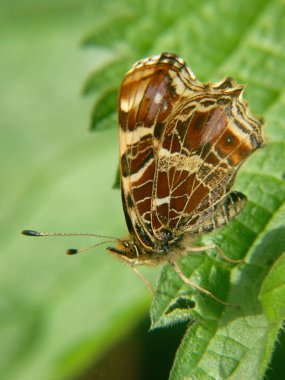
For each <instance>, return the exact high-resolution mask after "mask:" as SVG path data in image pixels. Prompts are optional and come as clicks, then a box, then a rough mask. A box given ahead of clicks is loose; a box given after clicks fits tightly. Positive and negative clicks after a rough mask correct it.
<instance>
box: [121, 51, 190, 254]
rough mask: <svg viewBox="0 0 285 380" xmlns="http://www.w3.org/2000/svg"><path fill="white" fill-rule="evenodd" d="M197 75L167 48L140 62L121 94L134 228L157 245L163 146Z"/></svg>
mask: <svg viewBox="0 0 285 380" xmlns="http://www.w3.org/2000/svg"><path fill="white" fill-rule="evenodd" d="M195 81H196V79H195V77H194V75H193V74H192V73H191V71H190V70H189V69H188V68H187V67H186V65H185V63H184V61H183V60H182V59H180V58H178V57H177V56H175V55H173V54H168V53H164V54H162V55H161V56H159V57H153V58H148V59H145V60H142V61H139V62H138V63H136V64H135V65H134V66H133V68H132V69H131V70H130V71H129V72H128V73H127V74H126V76H125V78H124V80H123V82H122V85H121V89H120V93H119V141H120V166H121V167H120V169H121V187H122V199H123V206H124V211H125V216H126V220H127V224H128V228H129V231H130V233H131V234H134V237H137V238H138V239H139V241H140V243H141V244H142V245H143V246H145V247H147V249H151V248H153V247H154V246H155V242H156V237H155V236H154V234H153V227H152V224H151V220H152V216H151V214H152V208H153V206H152V201H153V200H152V197H153V194H154V182H155V177H156V171H157V157H158V150H159V149H160V145H161V136H162V134H163V133H164V130H165V126H166V120H167V119H168V118H169V115H171V114H172V113H173V110H174V109H175V108H176V107H177V103H179V102H181V100H182V99H184V100H186V99H187V98H188V97H191V93H192V91H191V89H190V85H191V83H192V82H193V83H195Z"/></svg>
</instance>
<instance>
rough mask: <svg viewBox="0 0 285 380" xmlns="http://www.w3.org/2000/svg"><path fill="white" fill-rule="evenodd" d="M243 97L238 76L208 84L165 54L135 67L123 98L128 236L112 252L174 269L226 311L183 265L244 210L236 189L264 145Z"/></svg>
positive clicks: (258, 121) (121, 139)
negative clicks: (207, 236)
mask: <svg viewBox="0 0 285 380" xmlns="http://www.w3.org/2000/svg"><path fill="white" fill-rule="evenodd" d="M243 90H244V86H243V85H238V84H237V83H236V82H235V81H234V80H233V79H232V78H230V77H226V78H224V79H223V80H222V81H220V82H218V83H205V84H203V83H201V82H199V81H198V80H197V79H196V77H195V75H194V74H193V72H192V71H191V69H190V68H189V67H188V66H187V65H186V63H185V62H184V60H183V59H181V58H180V57H178V56H177V55H175V54H172V53H162V54H161V55H159V56H155V57H150V58H146V59H143V60H140V61H138V62H137V63H135V64H134V66H133V67H132V68H131V70H130V71H128V72H127V74H126V75H125V77H124V79H123V81H122V84H121V87H120V91H119V96H118V118H119V154H120V182H121V194H122V204H123V209H124V214H125V219H126V224H127V227H128V230H129V237H128V238H127V239H118V245H117V246H116V247H108V248H107V249H108V251H109V252H111V253H112V254H114V255H116V256H117V257H119V258H121V259H123V260H124V261H126V262H127V263H128V264H130V265H131V266H132V267H133V268H136V266H137V265H156V264H160V263H163V262H168V263H171V264H172V265H173V268H174V269H175V271H176V273H177V274H178V275H179V276H180V277H181V278H182V279H183V280H184V281H185V282H187V283H189V284H191V285H192V286H194V287H196V288H198V289H200V290H201V289H202V290H201V291H203V292H204V293H206V294H208V295H210V296H212V297H213V298H215V299H217V300H218V301H220V302H222V303H225V302H223V301H221V300H219V299H218V298H217V297H215V296H214V295H212V293H210V292H209V291H207V290H206V289H203V288H200V287H199V286H198V285H195V284H193V283H192V282H190V280H189V279H187V278H186V277H185V276H184V274H183V272H182V271H181V269H180V268H179V266H178V264H177V260H178V258H179V257H181V256H183V255H185V254H187V253H188V252H191V251H199V250H205V249H206V248H211V247H213V246H208V247H195V246H194V245H193V241H195V239H197V237H198V236H200V235H201V234H203V233H208V232H211V231H213V230H215V229H217V228H219V227H221V226H223V225H225V224H227V223H228V222H230V221H231V220H232V219H233V218H234V217H235V216H236V215H237V214H238V213H239V212H240V211H241V210H242V209H243V207H244V206H245V204H246V196H245V195H243V194H242V193H240V192H237V191H232V186H233V183H234V180H235V177H236V174H237V172H238V170H239V168H240V166H241V164H242V163H243V162H244V161H245V160H246V159H247V157H249V156H250V155H251V154H252V153H253V152H254V151H255V150H256V149H258V148H259V147H260V145H261V144H262V142H263V138H262V126H263V121H262V119H261V118H255V117H253V116H252V115H250V113H249V110H248V106H247V103H246V102H245V101H244V100H243V99H242V93H243ZM75 251H77V250H70V252H69V253H76V252H75ZM136 272H137V271H136ZM137 273H138V274H139V272H137ZM142 279H143V278H142ZM143 280H144V279H143ZM145 282H146V281H145ZM147 285H148V284H147Z"/></svg>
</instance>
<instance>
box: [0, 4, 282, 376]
mask: <svg viewBox="0 0 285 380" xmlns="http://www.w3.org/2000/svg"><path fill="white" fill-rule="evenodd" d="M13 4H14V2H13ZM17 4H18V6H17V7H14V5H12V4H10V2H6V3H5V2H3V4H2V3H1V7H2V10H3V12H2V10H1V12H0V19H1V23H0V24H1V26H0V30H1V41H0V43H1V61H0V65H1V72H3V73H5V75H4V76H3V78H2V79H1V91H2V92H3V94H4V96H3V97H1V98H2V100H1V104H0V111H1V112H0V114H1V117H2V118H3V122H2V121H1V139H0V144H1V149H0V157H1V162H2V163H5V165H3V168H1V170H3V173H2V174H1V175H2V183H1V185H2V186H1V189H0V194H1V198H2V199H5V202H3V205H2V206H1V218H0V222H1V241H0V243H1V254H2V255H3V263H4V264H3V265H2V264H1V267H0V286H1V302H0V309H1V313H0V324H1V325H0V347H1V359H0V370H1V376H0V377H1V379H7V380H8V379H12V378H13V379H16V380H17V379H21V380H25V379H29V380H30V379H41V380H49V379H64V378H74V377H75V376H76V374H77V373H80V372H81V371H82V370H83V369H84V368H85V367H86V366H88V364H89V363H90V362H92V360H97V359H98V357H100V356H101V355H102V354H103V353H104V352H105V350H106V349H107V348H108V347H109V346H110V345H111V344H113V343H114V342H115V341H116V340H118V339H120V338H121V337H122V336H123V335H124V334H126V333H127V332H128V330H129V329H131V328H132V327H133V326H134V325H135V324H136V321H137V320H138V319H139V318H140V317H141V316H142V315H144V313H145V312H147V310H148V309H149V305H148V298H147V296H148V295H147V293H146V291H145V289H144V288H143V286H142V285H141V284H140V283H139V282H138V281H137V279H136V278H135V277H134V276H133V274H132V273H130V272H129V271H127V269H126V268H125V267H124V266H121V265H119V263H118V264H117V263H116V262H115V261H114V260H113V259H112V258H111V257H109V256H108V255H107V254H104V252H103V249H101V250H100V248H99V249H97V251H96V252H98V254H94V255H92V254H91V253H90V254H87V253H86V255H85V256H84V255H82V256H80V255H79V256H78V257H76V256H75V257H65V256H64V255H61V252H63V251H64V249H65V248H68V247H72V246H73V244H71V245H70V244H69V243H68V244H67V243H66V242H65V241H56V242H55V241H48V240H45V241H43V240H40V241H39V240H37V239H35V240H36V241H31V240H28V239H25V238H22V237H18V238H15V236H16V234H17V233H18V231H20V230H21V229H23V228H39V229H43V230H48V229H50V230H54V231H61V230H63V231H65V230H66V231H68V230H70V231H74V230H75V231H76V230H82V231H90V230H92V231H94V232H97V233H109V234H112V235H115V236H124V235H125V234H126V226H125V224H124V217H123V213H122V210H121V205H120V195H119V192H118V191H113V190H111V186H112V181H113V179H114V176H115V171H116V165H117V121H116V118H117V116H116V114H117V101H116V97H117V90H118V87H119V85H120V82H121V80H122V78H123V75H124V73H125V72H126V71H127V70H128V69H129V68H130V67H131V65H132V64H133V63H134V62H135V61H137V60H138V59H141V58H143V57H145V56H149V55H152V54H160V53H161V52H162V51H171V52H175V53H177V54H179V55H181V56H182V57H183V58H184V59H185V60H186V62H187V63H188V64H189V65H190V66H191V68H192V70H193V71H194V72H195V74H196V75H197V77H198V78H199V80H201V81H218V80H220V79H222V78H223V77H224V76H226V75H231V76H233V77H234V78H235V79H236V80H237V81H238V82H239V83H246V84H247V86H248V87H247V90H246V98H247V99H248V101H249V104H250V108H251V110H252V112H253V113H258V114H261V115H264V116H265V119H266V128H265V131H264V134H265V144H264V148H262V149H261V150H259V151H258V152H257V153H256V154H254V156H252V157H251V158H250V159H249V160H248V162H247V163H246V164H245V165H244V166H243V167H242V169H241V171H240V174H239V176H238V181H237V184H236V186H235V188H236V189H237V190H240V191H242V192H244V193H245V194H246V195H247V196H248V198H249V202H248V205H247V207H246V209H245V210H244V211H243V212H242V214H241V215H240V216H239V217H238V218H237V219H236V220H235V221H234V222H232V223H231V224H230V225H228V226H227V227H226V228H224V229H223V230H221V231H217V232H215V233H214V234H211V235H209V236H206V237H203V239H202V240H201V241H200V242H199V243H201V244H207V243H211V242H212V241H215V242H216V243H217V244H218V245H219V246H220V247H221V248H222V249H223V251H224V252H225V253H226V254H227V256H229V257H232V258H236V259H237V258H244V261H245V262H244V263H243V264H239V265H232V264H229V263H227V262H224V261H223V260H222V259H221V258H220V257H219V255H218V254H217V253H216V252H215V251H214V250H213V251H210V252H207V253H201V254H199V255H198V254H197V255H192V256H189V257H185V258H183V259H182V260H181V262H180V265H181V267H182V268H183V271H184V273H185V274H186V275H187V276H188V277H189V278H190V279H191V280H193V281H194V282H196V283H197V284H199V285H201V286H203V287H205V288H207V289H209V290H210V291H212V292H213V293H214V294H215V295H217V296H218V297H220V298H222V299H224V300H226V301H228V302H230V303H232V304H235V305H238V306H239V307H238V308H235V307H224V306H222V305H220V304H218V303H216V302H215V301H214V300H212V299H210V298H209V297H207V296H205V295H203V294H201V293H199V292H197V291H196V290H194V289H192V288H190V287H189V286H186V285H185V284H183V283H182V282H181V280H180V279H179V278H178V277H177V275H176V274H175V273H174V272H173V270H172V269H171V268H170V267H168V266H166V267H165V268H164V269H163V270H162V274H161V277H160V280H159V284H158V288H157V297H156V298H155V300H154V301H153V304H152V306H151V318H152V328H153V329H155V328H159V327H166V326H171V325H173V324H175V323H179V322H180V321H190V323H189V327H188V329H187V331H186V333H185V336H184V338H183V340H182V342H181V345H180V347H179V349H178V351H177V354H176V358H175V361H174V365H173V368H172V372H171V374H170V378H171V379H183V378H197V379H245V380H246V379H262V378H263V377H264V374H265V371H266V368H267V367H268V364H269V361H270V358H271V355H272V352H273V349H274V346H275V344H276V343H275V342H276V339H277V334H278V331H279V330H280V327H281V325H282V321H283V320H284V317H285V316H284V314H285V310H284V284H285V276H284V271H285V268H284V252H285V239H284V236H285V234H284V232H285V231H284V230H285V227H284V216H285V215H284V214H285V211H284V203H285V202H284V200H285V181H284V178H285V176H284V174H285V164H284V162H285V143H284V141H285V127H284V119H285V107H284V105H285V97H284V84H285V79H284V67H285V58H284V44H285V31H284V25H285V11H284V4H283V2H282V0H273V1H271V2H268V1H266V0H253V1H250V2H249V1H247V0H240V1H229V0H217V1H211V0H205V1H194V0H186V1H180V2H179V1H174V0H156V1H153V0H146V1H139V0H137V1H131V0H129V1H128V0H118V1H116V2H105V3H103V2H97V1H95V0H94V1H91V0H90V1H80V0H72V1H66V0H64V1H61V2H60V3H58V2H55V1H50V2H45V1H43V2H40V3H38V2H35V1H33V0H30V1H28V2H25V4H23V2H20V1H19V0H18V1H17ZM59 4H60V6H59ZM71 26H72V27H71ZM88 30H89V33H88V34H87V35H86V37H85V38H84V39H83V45H84V46H86V47H88V49H86V52H85V54H93V55H91V60H92V67H93V62H94V70H93V72H92V74H91V75H89V77H88V79H87V81H86V82H85V84H84V88H83V92H84V93H85V94H88V95H89V99H88V100H89V104H86V103H85V105H82V103H80V106H79V99H78V92H79V88H80V85H81V82H82V80H83V78H85V77H86V72H87V68H86V66H87V65H86V61H87V59H86V60H85V61H84V63H82V61H83V60H84V57H86V55H85V56H84V53H83V52H82V51H81V52H80V51H79V49H78V48H77V46H76V43H77V41H78V40H79V39H80V37H81V36H82V35H83V34H84V33H86V31H88ZM88 62H89V63H88V65H89V67H90V59H89V60H88ZM91 96H94V98H95V106H93V105H91V99H90V98H91ZM92 103H94V99H92ZM92 107H93V111H92V113H91V123H90V126H91V129H92V130H94V131H96V130H106V133H104V134H103V133H100V134H99V133H98V134H93V135H92V136H90V135H89V136H85V132H84V131H85V129H86V124H87V120H86V119H87V117H86V115H87V114H88V112H90V108H92ZM2 125H3V126H4V128H2ZM98 200H99V201H98ZM73 243H74V246H75V247H77V246H80V244H81V246H85V245H88V244H89V243H90V244H93V243H94V241H91V242H87V244H86V243H84V242H83V243H81V242H79V241H78V239H75V240H73ZM110 279H111V280H110ZM157 359H158V360H161V357H159V356H158V357H157Z"/></svg>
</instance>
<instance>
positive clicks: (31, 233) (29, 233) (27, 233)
mask: <svg viewBox="0 0 285 380" xmlns="http://www.w3.org/2000/svg"><path fill="white" fill-rule="evenodd" d="M21 234H22V235H25V236H37V237H38V236H63V237H65V236H92V237H98V238H104V239H112V240H115V241H121V239H118V238H116V237H114V236H108V235H99V234H92V233H85V232H39V231H34V230H23V231H22V232H21Z"/></svg>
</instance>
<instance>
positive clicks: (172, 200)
mask: <svg viewBox="0 0 285 380" xmlns="http://www.w3.org/2000/svg"><path fill="white" fill-rule="evenodd" d="M226 85H227V88H226V89H225V88H224V87H226ZM242 90H243V87H242V86H237V85H236V84H235V83H234V82H233V81H232V80H230V79H229V78H226V79H225V80H224V81H222V82H220V83H219V84H217V85H211V86H209V85H208V86H207V85H205V87H204V88H203V89H202V90H201V87H200V86H197V88H196V89H195V88H193V87H192V91H193V93H194V94H192V97H191V98H189V99H187V100H186V101H183V103H182V104H181V105H179V106H178V107H177V108H176V109H175V110H174V112H172V114H171V115H170V117H169V119H168V120H167V123H166V127H165V129H164V135H163V136H162V138H161V149H160V150H159V153H158V164H157V173H156V174H157V175H156V192H155V196H154V199H155V202H156V208H155V210H153V213H152V227H153V230H154V231H157V230H158V231H159V229H160V228H161V226H162V225H167V227H168V228H170V229H171V230H172V231H179V232H181V231H186V230H187V231H189V232H192V233H195V232H196V231H197V230H199V228H198V226H199V225H202V224H203V223H204V222H205V220H207V219H209V218H211V217H212V213H213V210H216V209H217V207H218V205H219V203H221V202H223V199H224V198H225V197H226V196H227V195H228V193H229V191H230V189H231V187H232V184H233V182H234V179H235V176H236V173H237V170H238V169H239V167H240V165H241V164H242V162H243V161H244V160H245V159H246V158H247V157H248V156H249V155H250V154H251V153H253V152H254V151H255V150H256V149H257V148H258V147H259V146H260V144H261V143H262V136H261V124H262V122H261V121H258V120H256V119H254V118H252V117H251V116H250V115H249V113H248V110H247V106H246V105H245V104H244V103H243V101H242V98H241V93H242ZM240 204H244V201H242V202H241V203H240ZM220 220H222V219H220ZM206 224H207V223H206ZM221 224H224V223H221Z"/></svg>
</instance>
